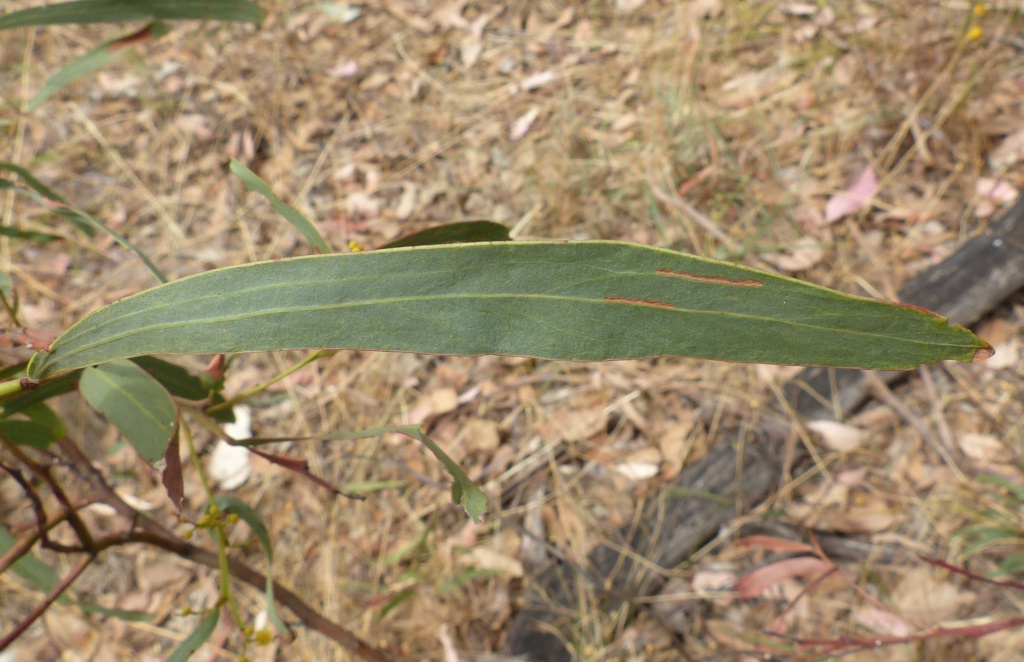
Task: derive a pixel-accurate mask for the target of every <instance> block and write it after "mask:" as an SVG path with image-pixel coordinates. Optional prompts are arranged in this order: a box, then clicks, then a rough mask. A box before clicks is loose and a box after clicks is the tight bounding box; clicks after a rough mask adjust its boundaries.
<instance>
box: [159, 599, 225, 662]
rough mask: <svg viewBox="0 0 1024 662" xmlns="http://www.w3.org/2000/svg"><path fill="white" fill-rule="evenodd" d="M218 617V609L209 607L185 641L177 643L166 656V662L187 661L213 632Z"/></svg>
mask: <svg viewBox="0 0 1024 662" xmlns="http://www.w3.org/2000/svg"><path fill="white" fill-rule="evenodd" d="M219 618H220V609H211V610H210V613H208V614H207V615H206V616H204V617H203V620H201V621H199V625H197V626H196V629H195V630H194V631H193V632H192V634H190V635H189V636H188V637H187V638H186V639H185V641H183V642H181V643H180V644H178V647H177V648H175V649H174V651H173V652H172V653H171V654H170V655H169V656H168V657H167V662H187V660H188V658H189V657H191V656H192V653H195V652H196V651H197V650H199V647H200V646H202V645H203V644H205V643H206V640H207V639H209V638H210V635H211V634H213V631H214V629H216V627H217V620H218V619H219Z"/></svg>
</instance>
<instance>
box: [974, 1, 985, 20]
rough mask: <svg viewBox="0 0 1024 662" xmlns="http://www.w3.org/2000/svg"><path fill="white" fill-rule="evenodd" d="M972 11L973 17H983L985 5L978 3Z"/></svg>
mask: <svg viewBox="0 0 1024 662" xmlns="http://www.w3.org/2000/svg"><path fill="white" fill-rule="evenodd" d="M972 11H973V12H974V15H975V16H979V17H980V16H984V15H985V12H986V11H987V10H986V9H985V5H983V4H981V3H979V4H976V5H974V9H973V10H972Z"/></svg>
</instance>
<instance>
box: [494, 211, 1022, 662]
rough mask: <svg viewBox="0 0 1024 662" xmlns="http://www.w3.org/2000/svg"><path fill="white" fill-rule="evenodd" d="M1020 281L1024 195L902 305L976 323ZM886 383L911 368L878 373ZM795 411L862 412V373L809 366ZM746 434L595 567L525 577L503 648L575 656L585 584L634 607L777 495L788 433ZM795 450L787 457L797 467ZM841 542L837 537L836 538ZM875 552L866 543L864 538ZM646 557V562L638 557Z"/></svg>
mask: <svg viewBox="0 0 1024 662" xmlns="http://www.w3.org/2000/svg"><path fill="white" fill-rule="evenodd" d="M1022 287H1024V196H1022V197H1021V199H1020V200H1018V201H1017V203H1016V204H1015V205H1014V206H1013V207H1012V208H1011V209H1009V210H1008V211H1007V212H1006V213H1005V214H1003V216H1002V217H1001V218H1000V219H999V220H998V221H997V222H994V223H991V224H990V225H989V227H988V228H986V229H985V230H984V231H982V232H981V233H979V234H978V235H976V236H975V237H973V238H971V239H969V240H968V241H967V242H965V243H964V245H963V246H961V247H960V249H959V250H958V251H957V252H956V253H955V254H953V255H952V256H950V257H949V258H947V259H946V260H944V261H943V262H942V263H940V264H938V265H935V266H934V267H932V268H930V269H928V270H926V271H925V272H923V273H921V274H920V275H918V276H917V277H915V278H913V279H912V280H910V281H909V282H908V283H907V284H906V285H905V286H904V288H903V289H902V290H901V291H900V294H899V296H900V300H901V301H903V302H904V303H908V304H912V305H915V306H921V307H923V308H927V309H929V310H933V311H935V312H938V313H940V314H942V315H945V316H947V317H949V319H950V320H951V321H953V322H956V323H958V324H963V325H970V324H973V323H975V322H977V321H978V320H979V319H981V318H982V317H983V316H984V315H985V314H987V313H989V312H991V311H992V310H994V309H995V308H996V307H997V306H999V304H1000V303H1002V302H1003V301H1005V300H1006V299H1007V297H1009V296H1011V295H1013V294H1014V293H1015V292H1017V291H1019V290H1020V289H1021V288H1022ZM875 374H876V375H877V376H879V377H880V378H881V379H883V380H884V381H885V382H887V383H892V382H895V381H897V380H899V379H902V378H905V377H906V376H907V374H908V373H905V372H876V373H875ZM786 393H787V396H788V397H789V401H790V402H791V404H792V406H793V409H794V411H795V412H796V413H797V414H798V415H799V416H800V417H802V418H803V419H805V420H822V419H834V418H835V417H836V415H837V414H838V415H840V416H847V415H849V414H851V413H853V412H854V411H856V410H857V409H858V408H859V407H860V406H861V405H863V404H864V402H865V401H866V400H867V399H868V397H869V395H870V386H869V384H868V383H867V380H866V379H865V378H864V372H863V371H860V370H829V369H822V368H808V369H805V370H803V371H802V372H801V373H800V374H799V375H798V377H797V378H796V379H795V380H793V381H792V382H791V383H790V384H789V385H788V387H787V390H786ZM764 422H765V425H764V426H763V428H762V429H758V430H756V431H753V432H748V433H746V435H745V436H746V438H745V439H736V438H734V439H732V443H720V444H718V445H717V446H716V447H715V448H714V449H712V450H711V451H710V452H709V453H708V455H707V456H705V457H704V458H703V459H702V460H700V461H699V462H697V463H696V464H694V465H693V466H691V467H689V468H687V469H686V470H684V471H683V472H682V473H681V474H680V475H679V477H678V478H677V479H676V481H675V483H674V484H673V485H672V486H671V487H670V489H667V490H666V491H665V492H664V494H663V496H662V497H661V498H658V499H655V500H653V501H652V502H651V503H649V504H647V505H646V506H644V508H643V511H642V515H641V516H640V517H638V518H637V519H636V522H638V523H639V524H633V525H630V526H627V527H625V528H624V529H623V530H622V531H620V532H619V535H618V536H617V538H618V539H617V540H615V541H613V542H611V543H608V544H602V545H599V546H598V547H597V548H595V549H594V550H593V551H592V552H591V553H590V555H589V559H588V560H589V567H586V568H581V567H578V566H574V565H570V564H568V563H566V562H564V561H560V560H553V561H551V562H550V563H549V564H548V566H547V567H545V568H543V569H541V570H540V571H539V572H538V574H537V575H536V576H535V577H533V578H532V579H531V580H530V582H529V587H528V589H527V596H526V599H525V604H524V608H523V609H522V610H521V611H520V612H519V613H518V614H517V615H516V617H515V618H514V620H513V622H512V624H511V626H510V629H509V633H508V638H507V640H506V644H505V652H506V653H508V654H510V655H517V656H520V658H521V659H528V660H537V661H543V662H569V661H570V660H573V659H574V657H575V655H574V653H573V651H572V650H571V648H570V646H569V645H568V644H567V642H568V641H572V640H573V639H578V637H576V636H575V633H576V632H578V631H579V628H580V627H581V625H580V624H579V623H578V622H577V621H576V620H575V615H576V614H578V613H579V609H578V606H577V605H578V602H577V599H578V596H579V595H580V591H581V590H586V591H588V592H589V593H593V592H595V591H596V592H597V594H598V595H600V596H602V598H603V602H602V603H601V605H600V608H602V609H606V610H614V609H619V608H622V607H626V608H629V607H630V605H631V602H632V601H633V600H636V599H637V598H641V597H644V596H647V595H650V594H651V593H653V592H654V591H655V590H657V588H658V586H659V585H660V577H659V575H657V574H656V573H655V572H652V570H651V569H652V568H658V567H660V568H667V569H671V568H674V567H676V566H678V565H680V564H681V563H682V562H684V561H685V560H686V559H687V558H688V557H689V556H690V555H691V554H692V552H693V551H694V550H696V549H698V548H699V547H700V546H701V545H703V544H704V543H706V542H707V541H708V540H710V539H711V538H712V537H714V536H715V535H716V534H717V532H718V531H719V530H720V529H721V528H722V527H723V526H725V525H727V524H728V523H729V522H730V521H731V520H732V519H733V518H734V517H736V515H737V514H738V512H746V511H749V509H751V508H753V507H754V506H756V505H757V504H758V503H760V502H762V501H764V500H765V499H766V498H767V497H769V496H770V495H771V493H772V492H773V490H774V488H775V487H776V486H777V485H779V484H780V483H781V481H783V480H784V478H785V476H784V472H785V471H786V470H787V467H788V466H792V465H791V464H789V463H787V458H786V457H785V452H784V449H785V448H786V444H785V437H786V434H787V432H786V430H785V429H783V428H782V427H780V426H778V425H774V424H771V423H770V421H769V419H765V420H764ZM799 452H800V451H799V450H797V451H796V453H797V455H795V456H794V457H791V458H788V460H789V462H792V463H795V462H799V461H800V460H801V457H800V456H799ZM830 542H835V541H830ZM865 545H866V547H865V548H864V549H865V550H866V549H869V548H870V542H866V543H865ZM638 559H646V560H647V561H649V562H647V563H644V562H637V560H638Z"/></svg>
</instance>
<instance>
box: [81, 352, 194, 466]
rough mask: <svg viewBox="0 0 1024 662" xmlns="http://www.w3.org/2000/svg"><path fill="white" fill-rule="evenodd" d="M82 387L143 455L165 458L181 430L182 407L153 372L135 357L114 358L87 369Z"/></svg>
mask: <svg viewBox="0 0 1024 662" xmlns="http://www.w3.org/2000/svg"><path fill="white" fill-rule="evenodd" d="M78 388H79V390H80V391H81V392H82V395H83V396H84V397H85V399H86V400H87V401H88V402H89V404H91V405H92V406H93V407H94V408H95V409H96V410H97V411H99V412H101V413H102V414H103V415H104V416H106V417H107V419H108V420H109V421H110V422H111V423H113V424H114V426H115V427H117V429H118V430H120V431H121V434H122V435H123V436H124V438H125V439H127V440H128V442H129V443H130V444H131V445H132V446H134V447H135V450H136V451H138V453H139V455H141V456H142V459H144V460H145V461H146V462H148V463H150V464H153V465H155V464H157V463H158V462H160V460H162V459H163V458H164V453H165V452H166V451H167V446H168V444H169V443H170V441H171V437H173V436H174V435H175V434H176V433H177V425H178V410H177V407H176V406H175V404H174V400H172V399H171V396H170V394H169V393H167V390H166V389H165V388H164V387H163V386H161V385H160V382H158V381H156V380H155V379H153V377H151V376H150V375H149V373H147V372H146V371H145V370H143V369H142V368H140V367H139V366H137V365H135V364H134V363H132V362H131V361H114V362H112V363H105V364H103V365H100V366H96V367H94V368H86V369H85V370H83V371H82V378H81V380H80V381H79V385H78Z"/></svg>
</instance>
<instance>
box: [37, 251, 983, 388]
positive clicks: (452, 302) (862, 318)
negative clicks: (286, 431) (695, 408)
mask: <svg viewBox="0 0 1024 662" xmlns="http://www.w3.org/2000/svg"><path fill="white" fill-rule="evenodd" d="M312 347H328V348H341V347H344V348H354V349H366V350H393V351H407V352H423V353H428V354H464V355H473V354H509V355H520V356H533V357H540V358H548V359H574V360H604V359H628V358H639V357H652V356H667V355H681V356H694V357H701V358H708V359H720V360H728V361H749V362H763V363H782V364H803V365H820V366H835V367H860V368H881V369H911V368H914V367H916V366H917V365H918V364H921V363H934V362H936V361H940V360H944V359H956V360H961V361H970V360H974V359H978V358H985V357H987V356H989V355H990V354H991V348H989V346H988V345H987V344H986V343H985V342H984V341H982V340H980V339H978V338H977V337H975V336H974V335H973V334H972V333H971V332H969V331H967V330H966V329H964V328H962V327H960V326H950V325H949V324H948V323H947V320H946V319H945V318H943V317H940V316H938V315H935V314H934V313H930V312H927V311H924V310H921V309H918V308H914V307H910V306H900V305H893V304H887V303H884V302H881V301H874V300H870V299H864V298H860V297H852V296H848V295H844V294H840V293H838V292H833V291H830V290H827V289H825V288H822V287H818V286H815V285H810V284H807V283H802V282H800V281H797V280H794V279H791V278H785V277H782V276H776V275H773V274H769V273H766V272H762V271H757V270H754V269H749V268H745V267H739V266H736V265H731V264H727V263H724V262H717V261H714V260H708V259H704V258H699V257H694V256H692V255H684V254H681V253H676V252H673V251H669V250H663V249H656V248H650V247H646V246H639V245H636V244H625V243H618V242H603V241H596V242H581V243H575V244H572V243H564V242H537V243H493V244H486V243H485V244H456V245H451V246H425V247H419V248H399V249H395V250H389V251H373V252H364V253H348V254H335V255H317V256H311V257H302V258H293V259H289V260H280V261H276V262H262V263H257V264H249V265H243V266H238V267H227V268H223V269H217V270H214V271H208V272H205V273H202V274H198V275H195V276H191V277H189V278H184V279H182V280H179V281H175V282H173V283H169V284H167V285H162V286H159V287H156V288H153V289H151V290H148V291H146V292H142V293H140V294H136V295H134V296H130V297H128V298H126V299H123V300H121V301H119V302H117V303H114V304H111V305H109V306H107V307H105V308H102V309H100V310H98V311H96V312H95V313H92V314H91V315H89V316H87V317H85V318H84V319H82V320H81V321H79V322H78V323H77V324H75V325H74V326H72V327H71V328H70V329H68V330H67V331H66V332H65V333H64V334H63V335H61V336H60V337H59V338H57V340H56V341H54V342H53V343H52V344H51V350H50V352H48V353H47V352H40V353H37V354H36V355H34V356H33V358H32V360H31V361H30V363H29V367H28V375H29V377H31V378H32V379H36V380H39V379H43V378H46V377H50V376H53V375H56V374H59V373H63V372H66V371H69V370H74V369H76V368H79V367H84V366H88V365H92V364H95V363H102V362H105V361H111V360H114V359H119V358H125V357H132V356H140V355H143V354H155V353H161V354H175V353H190V354H198V353H210V354H213V353H220V352H225V353H230V352H255V351H265V350H283V349H299V348H312Z"/></svg>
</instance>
